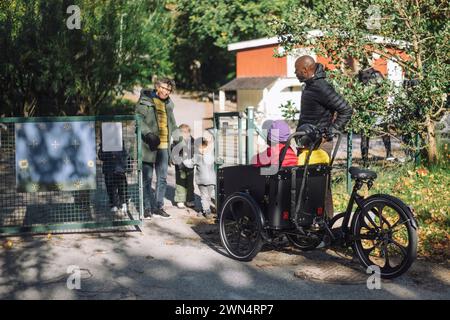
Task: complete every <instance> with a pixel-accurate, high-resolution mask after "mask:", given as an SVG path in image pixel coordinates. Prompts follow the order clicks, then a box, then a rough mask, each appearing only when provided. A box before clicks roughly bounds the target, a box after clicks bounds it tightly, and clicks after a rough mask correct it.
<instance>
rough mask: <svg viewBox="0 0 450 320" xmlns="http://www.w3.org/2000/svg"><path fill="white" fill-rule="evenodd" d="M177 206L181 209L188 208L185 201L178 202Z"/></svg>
mask: <svg viewBox="0 0 450 320" xmlns="http://www.w3.org/2000/svg"><path fill="white" fill-rule="evenodd" d="M177 207H178V208H179V209H184V208H186V206H185V205H184V203H183V202H177Z"/></svg>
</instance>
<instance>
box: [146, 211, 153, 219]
mask: <svg viewBox="0 0 450 320" xmlns="http://www.w3.org/2000/svg"><path fill="white" fill-rule="evenodd" d="M151 217H152V211H151V210H150V209H145V211H144V219H150V218H151Z"/></svg>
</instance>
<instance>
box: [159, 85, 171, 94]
mask: <svg viewBox="0 0 450 320" xmlns="http://www.w3.org/2000/svg"><path fill="white" fill-rule="evenodd" d="M160 88H161V89H164V91H167V92H168V93H171V92H172V88H167V87H163V86H160Z"/></svg>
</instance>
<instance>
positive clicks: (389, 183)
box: [333, 162, 450, 261]
mask: <svg viewBox="0 0 450 320" xmlns="http://www.w3.org/2000/svg"><path fill="white" fill-rule="evenodd" d="M371 169H372V170H374V171H376V172H377V174H378V178H377V179H376V181H375V183H374V186H373V187H372V189H371V190H370V192H369V191H368V190H367V188H366V187H364V188H363V190H361V194H364V195H366V196H367V195H369V194H376V193H386V194H391V195H393V196H396V197H398V198H400V199H401V200H403V202H405V203H406V204H407V205H409V206H411V207H412V208H413V209H414V212H415V216H416V218H417V220H418V223H419V230H418V238H419V243H418V254H419V256H421V257H424V258H427V259H430V260H436V261H445V260H448V259H449V258H450V188H449V186H450V165H449V163H448V162H446V163H441V164H440V165H439V166H434V167H430V168H425V167H419V168H414V166H413V165H412V164H408V165H401V166H400V165H392V164H390V165H388V164H385V165H378V166H374V167H372V168H371ZM333 180H334V181H337V182H336V183H334V184H333V201H334V207H335V211H336V212H341V211H344V210H345V207H346V204H347V202H348V198H349V195H348V194H347V192H346V184H345V173H344V172H335V174H334V176H333Z"/></svg>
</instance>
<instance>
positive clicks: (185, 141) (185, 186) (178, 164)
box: [171, 124, 195, 209]
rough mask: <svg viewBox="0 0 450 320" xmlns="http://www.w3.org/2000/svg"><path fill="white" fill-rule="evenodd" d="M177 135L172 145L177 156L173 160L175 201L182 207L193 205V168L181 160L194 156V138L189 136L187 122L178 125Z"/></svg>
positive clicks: (189, 131)
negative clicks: (176, 159) (175, 159)
mask: <svg viewBox="0 0 450 320" xmlns="http://www.w3.org/2000/svg"><path fill="white" fill-rule="evenodd" d="M178 129H179V130H178V133H179V134H178V137H175V139H174V140H175V141H174V143H173V145H172V148H171V150H172V152H175V153H176V156H178V157H179V159H178V161H174V162H175V181H176V187H175V199H174V200H175V202H176V204H177V207H178V208H180V209H182V208H185V207H186V206H187V207H194V206H195V202H194V169H193V168H188V167H186V166H185V165H184V164H183V162H182V161H183V160H186V159H192V158H193V157H194V138H193V137H192V136H191V128H190V127H189V126H188V125H187V124H182V125H180V126H179V127H178ZM173 155H175V154H173Z"/></svg>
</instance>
